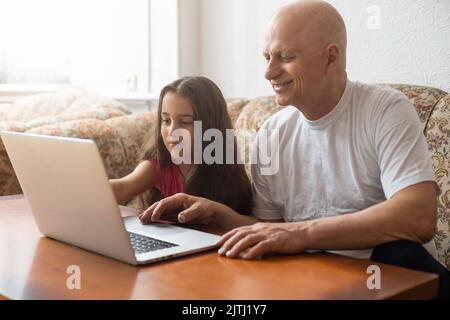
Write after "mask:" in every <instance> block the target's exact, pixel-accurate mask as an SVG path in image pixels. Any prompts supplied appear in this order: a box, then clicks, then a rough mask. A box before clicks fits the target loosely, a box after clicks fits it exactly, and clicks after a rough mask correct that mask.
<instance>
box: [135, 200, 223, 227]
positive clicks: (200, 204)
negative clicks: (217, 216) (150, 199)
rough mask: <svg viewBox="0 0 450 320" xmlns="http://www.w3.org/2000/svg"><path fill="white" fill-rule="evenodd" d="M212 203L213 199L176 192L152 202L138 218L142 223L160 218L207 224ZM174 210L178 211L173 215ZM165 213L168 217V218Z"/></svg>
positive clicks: (212, 211)
mask: <svg viewBox="0 0 450 320" xmlns="http://www.w3.org/2000/svg"><path fill="white" fill-rule="evenodd" d="M212 203H213V201H211V200H208V199H205V198H200V197H194V196H190V195H187V194H184V193H177V194H175V195H173V196H171V197H167V198H164V199H162V200H161V201H158V202H155V203H154V204H152V205H151V206H150V207H149V208H148V209H147V210H145V211H144V212H143V213H141V214H140V215H139V219H140V220H141V222H142V223H143V224H148V223H151V222H156V221H160V220H172V221H173V220H175V221H178V222H180V223H203V224H208V223H210V222H211V220H212V215H213V214H214V210H213V208H212V207H213V206H212ZM174 211H178V213H177V214H175V215H174V214H173V212H174ZM167 215H170V217H169V218H168V217H167Z"/></svg>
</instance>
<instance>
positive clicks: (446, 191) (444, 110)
mask: <svg viewBox="0 0 450 320" xmlns="http://www.w3.org/2000/svg"><path fill="white" fill-rule="evenodd" d="M449 121H450V95H447V96H445V97H443V98H442V99H441V100H440V101H439V102H438V103H437V104H436V106H435V107H434V110H433V113H432V114H431V117H430V119H429V120H428V124H427V128H426V138H427V141H428V149H429V151H430V155H431V159H432V163H433V168H434V171H435V174H436V179H437V181H438V184H439V187H440V189H441V194H440V195H439V196H438V212H437V216H438V222H437V229H438V232H437V234H436V236H435V237H434V242H435V244H436V249H437V253H438V257H439V260H440V261H441V262H442V263H443V264H445V265H446V266H447V268H449V269H450V177H449V172H450V146H449V139H450V125H449Z"/></svg>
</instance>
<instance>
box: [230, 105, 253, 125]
mask: <svg viewBox="0 0 450 320" xmlns="http://www.w3.org/2000/svg"><path fill="white" fill-rule="evenodd" d="M248 101H249V100H247V99H227V108H228V114H229V115H230V118H231V123H232V124H233V126H234V125H235V123H236V120H237V118H238V116H239V114H240V113H241V111H242V109H243V108H244V107H245V105H246V104H247V103H248Z"/></svg>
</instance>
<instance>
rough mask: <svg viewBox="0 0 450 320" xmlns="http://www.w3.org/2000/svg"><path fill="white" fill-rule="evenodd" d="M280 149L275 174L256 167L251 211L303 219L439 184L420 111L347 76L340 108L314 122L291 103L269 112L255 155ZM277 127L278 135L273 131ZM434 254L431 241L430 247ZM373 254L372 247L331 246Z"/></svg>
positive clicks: (393, 94)
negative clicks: (411, 188)
mask: <svg viewBox="0 0 450 320" xmlns="http://www.w3.org/2000/svg"><path fill="white" fill-rule="evenodd" d="M264 130H265V133H267V134H268V140H269V142H270V144H273V143H277V140H279V141H278V146H279V163H278V164H279V166H278V171H277V172H275V173H273V174H269V175H264V172H262V168H263V167H264V166H263V165H262V164H261V163H260V162H258V161H257V163H256V164H253V165H252V166H251V174H252V183H253V191H254V199H255V207H254V213H253V214H254V216H256V217H257V218H260V219H268V220H272V219H280V218H282V219H284V220H285V221H286V222H294V221H305V220H310V219H317V218H322V217H331V216H335V215H342V214H346V213H352V212H357V211H360V210H363V209H365V208H368V207H370V206H373V205H375V204H377V203H380V202H383V201H385V200H386V199H389V198H391V197H392V196H393V195H394V194H395V193H396V192H398V191H400V190H401V189H403V188H405V187H408V186H411V185H413V184H416V183H419V182H423V181H435V175H434V171H433V169H432V166H431V162H430V158H429V154H428V150H427V143H426V141H425V138H424V136H423V133H422V130H421V124H420V121H419V118H418V115H417V113H416V111H415V110H414V108H413V106H412V104H411V103H410V102H409V101H408V100H407V98H406V97H405V96H404V95H403V94H402V93H401V92H399V91H396V90H393V89H386V88H381V87H378V86H374V85H367V84H362V83H359V82H352V81H349V80H348V81H347V84H346V88H345V90H344V94H343V96H342V97H341V99H340V101H339V103H338V104H337V105H336V106H335V108H334V109H333V110H332V111H331V112H330V113H328V114H327V115H326V116H324V117H322V118H321V119H319V120H316V121H309V120H308V119H306V118H305V117H304V116H303V114H302V113H301V112H300V111H299V110H298V109H297V108H294V107H292V106H290V107H286V108H284V109H283V110H281V111H279V112H277V113H276V114H274V115H273V116H272V117H270V118H269V119H268V120H267V121H266V122H265V123H264V124H263V126H262V127H261V129H260V130H259V132H258V135H257V138H256V143H255V145H254V149H253V154H254V155H255V153H258V151H260V150H263V149H262V148H263V147H266V148H268V147H267V146H266V145H265V144H264V134H263V132H264ZM276 131H277V134H276ZM426 247H427V249H428V250H429V251H430V253H431V254H432V255H433V256H434V257H436V253H435V252H434V251H435V249H434V250H433V249H432V247H433V246H426ZM333 252H336V253H340V254H343V255H349V256H353V257H357V258H366V259H369V258H370V255H371V253H372V249H367V250H348V251H333Z"/></svg>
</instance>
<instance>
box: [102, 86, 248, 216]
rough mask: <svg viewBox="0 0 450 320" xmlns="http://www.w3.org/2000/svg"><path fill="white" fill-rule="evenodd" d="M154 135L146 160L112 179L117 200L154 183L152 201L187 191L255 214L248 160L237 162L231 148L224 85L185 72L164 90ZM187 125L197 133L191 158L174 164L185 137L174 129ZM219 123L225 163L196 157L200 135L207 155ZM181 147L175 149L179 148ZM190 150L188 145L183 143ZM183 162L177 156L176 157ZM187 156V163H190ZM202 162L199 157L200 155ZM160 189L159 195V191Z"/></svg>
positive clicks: (191, 134)
mask: <svg viewBox="0 0 450 320" xmlns="http://www.w3.org/2000/svg"><path fill="white" fill-rule="evenodd" d="M194 121H201V128H202V132H201V133H202V136H201V137H194ZM155 129H156V130H155V133H154V136H153V137H154V139H152V140H148V142H147V144H146V145H145V146H144V152H143V157H142V162H140V163H139V165H138V166H137V167H136V169H135V170H134V171H133V172H132V173H131V174H129V175H128V176H126V177H124V178H122V179H113V180H110V182H111V185H112V188H113V191H114V194H115V196H116V199H117V202H118V203H120V204H122V203H125V202H127V201H128V200H130V199H131V198H132V197H134V196H136V195H138V194H141V193H143V192H144V191H146V190H148V189H151V191H152V192H151V193H152V194H153V197H152V200H153V201H152V202H154V201H157V200H160V199H161V198H165V197H169V196H171V195H174V194H176V193H180V192H183V193H187V194H190V195H194V196H199V197H204V198H208V199H211V200H214V201H217V202H221V203H223V204H226V205H227V206H229V207H231V208H232V209H234V210H235V211H237V212H239V213H242V214H250V212H251V209H252V193H251V186H250V181H249V179H248V177H247V174H246V172H245V169H244V166H243V165H242V164H237V146H236V138H234V144H233V148H230V149H231V150H227V144H226V141H225V140H226V129H232V124H231V120H230V117H229V115H228V112H227V105H226V102H225V99H224V97H223V95H222V93H221V91H220V89H219V88H218V87H217V86H216V85H215V84H214V83H213V82H212V81H211V80H209V79H207V78H205V77H185V78H181V79H179V80H176V81H174V82H172V83H170V84H169V85H167V86H166V87H165V88H164V89H163V90H162V91H161V94H160V97H159V104H158V114H157V125H156V128H155ZM176 129H184V130H185V131H184V132H188V133H189V134H190V137H191V141H185V142H184V143H189V144H190V147H191V154H192V159H190V160H191V161H184V162H182V163H180V164H178V165H176V164H174V161H173V160H172V155H174V154H177V152H178V153H179V156H183V154H182V152H179V149H180V148H177V149H175V147H176V146H177V145H178V144H179V143H180V142H181V141H182V139H181V141H180V138H177V136H176V134H174V131H175V130H176ZM208 129H218V130H219V131H220V132H221V133H222V137H223V141H222V144H223V146H224V149H223V161H222V163H223V164H216V163H213V164H206V163H205V161H204V159H203V157H202V159H201V164H195V163H194V161H193V160H194V156H193V155H194V140H197V141H199V142H201V143H202V145H201V155H203V150H204V149H205V147H206V146H207V145H208V144H209V142H208V143H207V142H204V141H203V139H202V137H203V133H204V132H205V131H206V130H208ZM174 149H175V150H174ZM183 152H184V149H183ZM231 152H233V160H234V161H233V164H226V163H227V162H228V163H229V161H226V155H227V153H231ZM175 162H177V161H175ZM186 162H187V163H186ZM196 162H198V161H196ZM155 194H157V195H156V197H155V196H154V195H155Z"/></svg>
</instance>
